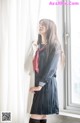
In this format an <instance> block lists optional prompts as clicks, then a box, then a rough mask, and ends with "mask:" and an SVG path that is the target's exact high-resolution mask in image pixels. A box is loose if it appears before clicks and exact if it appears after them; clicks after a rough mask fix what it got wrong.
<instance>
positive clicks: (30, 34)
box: [0, 0, 56, 123]
mask: <svg viewBox="0 0 80 123" xmlns="http://www.w3.org/2000/svg"><path fill="white" fill-rule="evenodd" d="M49 2H50V1H49V0H44V1H43V0H35V1H33V0H0V113H1V112H11V116H12V117H11V118H12V123H28V116H29V115H28V114H27V112H26V105H27V91H28V83H29V82H28V81H29V78H28V77H27V74H26V73H25V72H24V60H25V55H26V54H27V52H28V48H29V45H30V43H31V42H32V41H34V40H36V39H37V34H38V21H39V20H40V19H41V18H49V19H53V20H54V21H56V7H52V6H50V5H49ZM0 119H1V115H0Z"/></svg>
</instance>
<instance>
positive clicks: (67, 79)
mask: <svg viewBox="0 0 80 123" xmlns="http://www.w3.org/2000/svg"><path fill="white" fill-rule="evenodd" d="M64 1H65V0H63V2H64ZM69 1H70V0H66V2H69ZM70 12H71V11H70V6H67V5H64V6H63V40H64V52H65V61H66V62H65V68H64V85H63V86H64V106H63V108H64V110H66V111H68V112H72V113H76V114H80V105H78V104H74V103H72V102H71V97H72V96H71V18H70V17H71V15H70Z"/></svg>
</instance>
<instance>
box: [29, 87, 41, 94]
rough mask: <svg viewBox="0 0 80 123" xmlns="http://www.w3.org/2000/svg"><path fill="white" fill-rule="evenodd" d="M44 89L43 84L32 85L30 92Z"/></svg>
mask: <svg viewBox="0 0 80 123" xmlns="http://www.w3.org/2000/svg"><path fill="white" fill-rule="evenodd" d="M41 89H42V86H37V87H31V88H30V90H29V91H30V92H32V93H35V92H34V91H40V90H41Z"/></svg>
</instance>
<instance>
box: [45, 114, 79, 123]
mask: <svg viewBox="0 0 80 123" xmlns="http://www.w3.org/2000/svg"><path fill="white" fill-rule="evenodd" d="M47 123H80V118H73V117H68V116H60V115H58V116H56V115H52V116H48V122H47Z"/></svg>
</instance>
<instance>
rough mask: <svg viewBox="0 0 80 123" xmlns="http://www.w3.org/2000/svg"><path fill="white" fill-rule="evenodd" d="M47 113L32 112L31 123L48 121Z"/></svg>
mask: <svg viewBox="0 0 80 123" xmlns="http://www.w3.org/2000/svg"><path fill="white" fill-rule="evenodd" d="M45 121H46V115H37V114H32V115H31V117H30V120H29V123H46V122H45Z"/></svg>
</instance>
